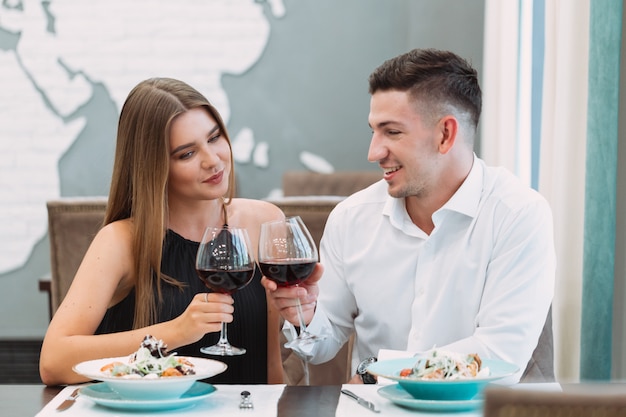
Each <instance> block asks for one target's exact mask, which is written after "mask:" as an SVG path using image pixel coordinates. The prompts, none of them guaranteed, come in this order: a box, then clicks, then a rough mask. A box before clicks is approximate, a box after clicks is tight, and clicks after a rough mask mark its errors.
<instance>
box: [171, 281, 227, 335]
mask: <svg viewBox="0 0 626 417" xmlns="http://www.w3.org/2000/svg"><path fill="white" fill-rule="evenodd" d="M233 303H234V300H233V297H232V296H230V295H228V294H220V293H199V294H196V295H195V296H194V297H193V299H192V300H191V303H190V304H189V305H188V306H187V309H186V310H185V311H184V312H183V313H182V314H181V315H180V316H178V317H177V318H176V319H174V320H173V321H172V322H173V324H174V325H175V326H176V328H177V329H178V331H179V333H182V334H181V339H182V340H183V341H184V342H182V343H180V345H187V344H191V343H194V342H197V341H198V340H200V339H201V338H202V336H204V335H205V334H207V333H213V332H219V331H220V329H221V327H222V322H224V323H230V322H232V321H233V312H234V311H235V308H234V307H233Z"/></svg>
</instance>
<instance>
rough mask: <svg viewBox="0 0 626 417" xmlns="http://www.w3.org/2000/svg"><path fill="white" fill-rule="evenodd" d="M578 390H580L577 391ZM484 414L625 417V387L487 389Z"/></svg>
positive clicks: (503, 416) (492, 416)
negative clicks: (543, 389) (550, 389)
mask: <svg viewBox="0 0 626 417" xmlns="http://www.w3.org/2000/svg"><path fill="white" fill-rule="evenodd" d="M578 391H581V392H578ZM484 398H485V403H484V411H483V415H484V417H512V416H525V417H557V416H559V417H589V416H602V417H618V416H619V417H626V388H625V387H624V386H623V385H622V386H621V388H619V387H614V386H611V384H602V385H600V386H598V385H596V384H581V385H580V386H579V387H577V388H576V389H573V390H572V391H569V388H568V387H565V389H564V391H563V392H561V391H552V392H545V391H536V390H529V389H511V388H487V389H486V390H485V392H484Z"/></svg>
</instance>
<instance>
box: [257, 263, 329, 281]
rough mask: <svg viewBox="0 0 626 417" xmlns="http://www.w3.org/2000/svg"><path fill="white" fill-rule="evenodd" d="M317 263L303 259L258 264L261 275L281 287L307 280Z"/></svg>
mask: <svg viewBox="0 0 626 417" xmlns="http://www.w3.org/2000/svg"><path fill="white" fill-rule="evenodd" d="M316 263H317V262H315V261H311V260H304V259H280V260H274V259H272V260H269V261H266V262H259V266H260V267H261V272H263V275H265V276H266V277H268V278H269V279H271V280H272V281H274V282H276V283H277V284H278V285H280V286H281V287H288V286H291V285H297V284H299V283H301V282H302V281H304V280H305V279H307V278H308V277H309V275H311V273H312V272H313V268H315V264H316Z"/></svg>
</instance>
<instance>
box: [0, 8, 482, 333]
mask: <svg viewBox="0 0 626 417" xmlns="http://www.w3.org/2000/svg"><path fill="white" fill-rule="evenodd" d="M483 9H484V4H483V1H482V0H468V1H463V2H459V1H454V0H445V1H442V0H437V1H428V0H395V1H387V0H342V1H334V0H318V1H315V2H313V1H297V0H284V1H281V0H268V1H261V0H256V1H254V0H211V1H205V2H197V1H192V0H186V1H179V2H159V1H149V0H143V1H134V2H125V1H121V0H107V1H105V0H92V1H89V2H81V1H79V0H55V1H53V2H4V3H3V4H2V5H1V6H0V151H2V154H3V158H2V159H0V203H1V204H0V236H1V237H2V239H1V240H0V242H2V243H0V245H2V246H0V248H1V249H2V250H0V284H1V285H2V287H3V289H4V290H3V291H2V292H1V293H0V338H4V339H10V338H25V339H28V338H35V339H36V338H41V337H42V336H43V334H44V333H45V329H46V325H47V319H48V318H47V308H48V306H47V299H46V298H45V295H44V294H43V293H41V292H39V291H38V288H37V285H38V279H39V278H40V277H42V276H44V275H46V274H48V271H49V252H48V251H49V247H48V241H47V235H46V226H47V224H46V221H47V220H46V211H45V201H46V200H48V199H52V198H55V197H58V196H61V195H62V196H83V195H104V194H106V193H107V192H108V186H109V176H110V173H111V169H112V157H113V151H114V146H115V145H114V142H115V129H116V120H117V115H118V112H119V108H120V106H121V104H122V102H123V100H124V98H125V96H126V94H127V93H128V91H129V90H130V89H131V88H132V86H134V85H135V84H136V83H137V82H139V81H140V80H142V79H145V78H147V77H150V76H173V77H177V78H180V79H183V80H185V81H187V82H189V83H190V84H192V85H194V86H195V87H197V88H198V89H199V90H201V91H202V92H203V93H205V94H206V95H207V97H208V98H209V99H210V100H212V101H214V103H215V105H216V106H217V107H218V109H219V110H220V112H221V113H222V114H223V115H224V117H225V119H226V120H227V121H228V127H229V130H230V133H231V137H232V138H234V148H235V157H236V161H237V167H236V169H237V172H238V181H239V184H240V188H239V194H240V195H243V196H247V197H265V196H268V195H270V194H272V193H280V178H281V175H282V173H283V172H284V171H285V170H290V169H300V170H304V169H310V170H315V171H320V172H325V171H331V170H349V169H376V167H375V166H372V165H370V164H369V163H368V162H367V161H366V154H367V148H368V142H369V136H370V131H369V128H368V126H367V113H368V107H369V97H368V94H367V76H368V75H369V73H370V72H371V71H372V70H373V69H374V68H375V67H376V66H377V65H378V64H380V63H381V62H382V61H383V60H384V59H387V58H390V57H392V56H394V55H397V54H399V53H401V52H404V51H406V50H408V49H411V48H414V47H435V48H442V49H451V50H453V51H455V52H457V53H459V54H460V55H462V56H464V57H466V58H468V59H470V60H471V61H472V62H473V63H474V65H475V66H476V67H477V69H478V70H479V72H480V71H481V70H482V68H481V64H482V45H483Z"/></svg>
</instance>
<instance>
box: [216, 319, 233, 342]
mask: <svg viewBox="0 0 626 417" xmlns="http://www.w3.org/2000/svg"><path fill="white" fill-rule="evenodd" d="M217 344H218V345H219V346H225V347H229V346H230V343H228V333H227V330H226V323H224V322H222V329H221V330H220V340H218V341H217Z"/></svg>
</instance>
